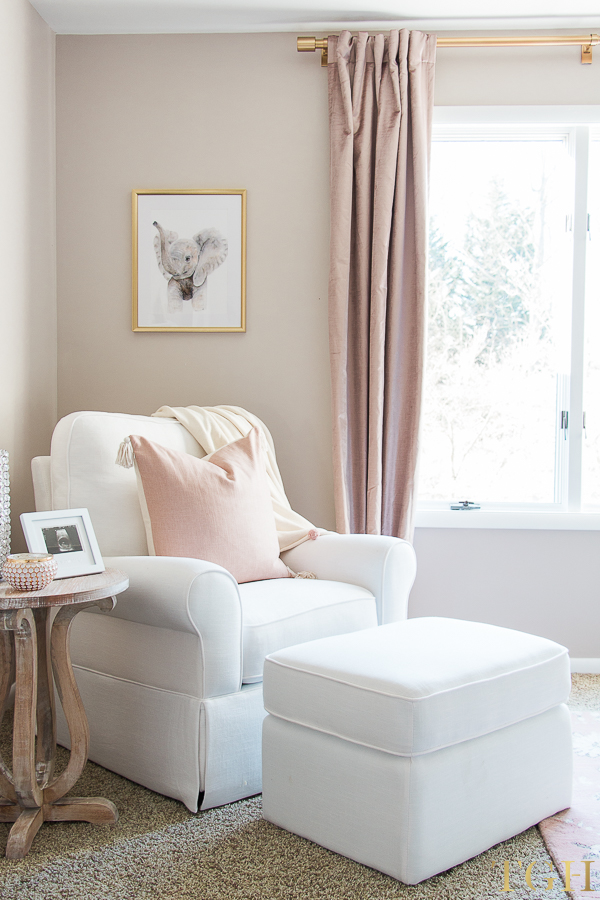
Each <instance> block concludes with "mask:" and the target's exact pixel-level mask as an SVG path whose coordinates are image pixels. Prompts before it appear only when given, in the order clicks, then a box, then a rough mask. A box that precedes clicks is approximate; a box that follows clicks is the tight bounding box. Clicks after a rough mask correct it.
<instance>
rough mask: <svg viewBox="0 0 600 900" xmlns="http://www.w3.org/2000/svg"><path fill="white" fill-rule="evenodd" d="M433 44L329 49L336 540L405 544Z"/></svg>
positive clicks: (396, 42)
mask: <svg viewBox="0 0 600 900" xmlns="http://www.w3.org/2000/svg"><path fill="white" fill-rule="evenodd" d="M435 48H436V39H435V36H431V35H426V34H422V33H421V32H418V31H413V32H409V31H407V30H405V29H403V30H402V31H399V32H398V31H392V32H391V33H390V35H389V37H385V36H384V35H382V34H378V35H376V36H375V37H369V36H368V35H367V34H366V33H362V34H359V36H358V37H357V38H353V37H352V36H351V34H350V32H348V31H345V32H343V33H342V34H341V35H340V36H339V38H335V37H330V38H329V51H328V52H329V120H330V136H331V268H330V280H329V323H330V350H331V374H332V389H333V445H334V451H333V452H334V479H335V501H336V515H337V528H338V531H340V532H343V533H344V532H352V533H360V534H388V535H394V536H396V537H403V538H407V539H409V540H410V539H411V538H412V518H413V494H414V488H415V470H416V465H417V445H418V432H419V418H420V411H421V387H422V371H423V354H424V339H425V292H426V259H427V186H428V171H429V155H430V145H431V118H432V111H433V79H434V67H435Z"/></svg>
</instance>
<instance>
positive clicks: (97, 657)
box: [32, 412, 416, 812]
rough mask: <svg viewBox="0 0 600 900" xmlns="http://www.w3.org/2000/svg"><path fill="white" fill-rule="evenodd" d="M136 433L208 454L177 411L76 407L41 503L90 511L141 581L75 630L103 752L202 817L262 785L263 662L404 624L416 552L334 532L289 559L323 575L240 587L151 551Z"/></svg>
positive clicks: (61, 430)
mask: <svg viewBox="0 0 600 900" xmlns="http://www.w3.org/2000/svg"><path fill="white" fill-rule="evenodd" d="M129 434H139V435H142V436H144V437H146V438H148V439H149V440H151V441H154V442H156V443H158V444H162V445H163V446H165V447H169V448H172V449H175V450H179V451H182V452H186V453H191V454H192V455H193V456H196V457H202V456H204V455H205V454H204V452H203V450H202V449H201V447H200V446H199V444H198V443H197V442H196V441H195V440H194V438H192V437H191V435H190V434H189V432H187V431H186V430H185V429H184V428H183V426H182V425H180V424H179V423H178V422H176V421H175V420H172V419H164V418H150V417H146V416H130V415H121V414H113V413H103V412H78V413H72V414H71V415H69V416H66V417H65V418H64V419H61V421H60V422H59V423H58V425H57V426H56V429H55V431H54V435H53V437H52V449H51V456H49V457H37V458H36V459H34V460H33V463H32V471H33V481H34V487H35V500H36V508H37V509H38V510H46V509H75V508H79V507H87V509H88V510H89V512H90V516H91V520H92V524H93V526H94V530H95V533H96V537H97V538H98V542H99V545H100V550H101V552H102V555H103V558H104V562H105V564H106V566H107V567H112V568H117V569H120V570H122V571H123V572H125V573H126V574H127V575H128V577H129V581H130V587H129V589H128V590H127V591H126V592H125V593H123V594H121V595H119V597H118V602H117V605H116V607H115V609H114V610H113V611H112V612H111V613H108V614H107V613H101V612H95V611H94V612H92V611H90V612H83V613H80V614H79V615H78V616H77V617H76V619H75V620H74V623H73V627H72V635H71V653H72V659H73V664H74V669H75V674H76V678H77V683H78V685H79V689H80V692H81V695H82V698H83V702H84V704H85V708H86V712H87V716H88V720H89V725H90V737H91V743H90V754H89V755H90V759H92V760H94V761H95V762H97V763H99V764H100V765H102V766H105V767H106V768H107V769H111V770H112V771H114V772H118V773H119V774H121V775H124V776H125V777H126V778H129V779H131V780H132V781H135V782H138V783H139V784H142V785H145V786H146V787H148V788H151V789H152V790H154V791H157V792H159V793H161V794H165V795H167V796H169V797H174V798H176V799H178V800H181V801H182V802H183V803H185V805H186V806H187V807H188V809H190V810H192V812H195V811H197V809H198V808H199V807H200V808H202V809H208V808H210V807H214V806H220V805H222V804H225V803H231V802H233V801H235V800H239V799H241V798H242V797H248V796H251V795H253V794H256V793H259V792H260V790H261V726H262V720H263V717H264V715H265V712H264V709H263V702H262V671H263V661H264V658H265V656H266V655H267V654H268V653H272V652H274V651H276V650H279V649H281V648H283V647H287V646H290V645H293V644H298V643H302V642H304V641H309V640H313V639H316V638H320V637H327V636H330V635H334V634H343V633H348V632H352V631H358V630H360V629H363V628H370V627H372V626H375V625H377V624H384V623H388V622H394V621H398V620H400V619H405V618H406V614H407V605H408V595H409V591H410V589H411V586H412V584H413V581H414V578H415V573H416V564H415V555H414V551H413V548H412V546H411V545H410V544H409V543H407V542H406V541H401V540H397V539H396V538H391V537H376V536H370V535H338V534H334V533H327V534H325V535H322V536H320V537H319V538H318V539H317V540H316V541H312V540H309V541H306V542H305V543H303V544H301V545H299V546H298V547H295V548H294V549H292V550H289V551H287V553H285V554H283V556H282V558H283V559H284V562H285V563H286V564H287V565H289V566H290V567H291V568H292V569H293V570H295V571H301V570H309V571H311V572H314V573H315V574H316V575H317V580H308V579H306V580H304V579H293V578H289V579H288V578H277V579H272V580H269V581H257V582H250V583H247V584H241V585H238V584H237V582H236V581H235V579H234V578H233V576H232V575H231V574H230V573H229V572H228V571H227V570H226V569H224V568H222V567H221V566H218V565H214V564H212V563H210V562H205V561H204V560H201V559H189V558H181V557H160V556H149V555H148V548H147V543H146V533H145V529H144V523H143V520H142V515H141V512H140V506H139V501H138V493H137V486H136V477H135V472H134V470H133V469H124V468H122V467H120V466H117V465H116V464H115V458H116V456H117V451H118V448H119V445H120V443H121V441H122V440H123V438H124V437H126V436H127V435H129ZM59 740H60V742H61V743H62V744H65V745H66V746H68V740H69V737H68V731H67V729H66V726H65V723H64V721H62V723H59Z"/></svg>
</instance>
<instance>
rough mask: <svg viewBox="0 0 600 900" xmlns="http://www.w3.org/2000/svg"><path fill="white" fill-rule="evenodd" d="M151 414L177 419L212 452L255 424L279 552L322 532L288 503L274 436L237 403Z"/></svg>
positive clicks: (166, 408) (168, 409) (163, 409)
mask: <svg viewBox="0 0 600 900" xmlns="http://www.w3.org/2000/svg"><path fill="white" fill-rule="evenodd" d="M152 415H153V416H162V417H163V418H168V419H177V421H178V422H181V424H182V425H183V427H184V428H186V429H187V430H188V431H189V433H190V434H191V435H192V437H194V438H195V439H196V440H197V441H198V443H199V444H200V446H201V447H202V449H203V450H204V452H205V453H206V454H209V453H214V451H215V450H220V448H221V447H224V446H225V444H231V443H232V442H233V441H237V440H239V439H240V438H242V437H245V436H246V435H247V434H248V432H249V431H250V430H251V429H252V428H258V430H259V431H260V433H261V435H262V436H263V438H264V440H263V446H264V447H265V450H266V458H267V475H268V477H269V486H270V488H271V500H272V502H273V512H274V513H275V525H276V527H277V536H278V538H279V550H280V552H283V551H284V550H291V548H292V547H295V546H296V545H297V544H302V543H303V541H306V540H309V539H313V540H314V539H315V538H316V537H317V535H319V534H324V533H325V531H324V529H321V528H315V526H314V525H311V523H310V522H309V521H308V519H305V518H304V516H301V515H300V514H299V513H297V512H294V510H293V509H292V507H291V506H290V501H289V500H288V498H287V497H286V495H285V490H284V488H283V482H282V480H281V475H280V474H279V469H278V468H277V460H276V458H275V447H274V445H273V438H272V437H271V435H270V433H269V430H268V428H267V427H266V426H265V425H263V423H262V422H261V421H260V419H258V418H257V417H256V416H253V415H252V413H249V412H247V410H245V409H242V408H241V407H240V406H161V408H160V409H158V410H157V411H156V412H155V413H152Z"/></svg>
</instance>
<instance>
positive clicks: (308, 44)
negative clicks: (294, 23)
mask: <svg viewBox="0 0 600 900" xmlns="http://www.w3.org/2000/svg"><path fill="white" fill-rule="evenodd" d="M296 47H297V48H298V53H314V52H315V50H320V51H321V65H322V66H326V65H327V38H322V39H317V38H316V37H299V38H296Z"/></svg>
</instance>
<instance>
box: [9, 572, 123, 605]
mask: <svg viewBox="0 0 600 900" xmlns="http://www.w3.org/2000/svg"><path fill="white" fill-rule="evenodd" d="M128 587H129V579H128V577H127V575H125V574H124V573H123V572H119V570H118V569H105V570H104V572H98V573H97V574H95V575H79V576H77V577H76V578H55V579H54V581H51V582H50V584H47V585H46V587H45V588H43V589H42V590H41V591H17V590H16V589H15V588H13V586H12V585H11V584H9V583H8V581H0V612H1V611H2V610H8V609H39V608H40V607H45V606H67V605H68V604H71V603H86V602H88V603H89V602H90V601H92V600H102V599H103V598H104V597H114V595H115V594H120V593H121V592H122V591H125V590H126V589H127V588H128Z"/></svg>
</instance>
